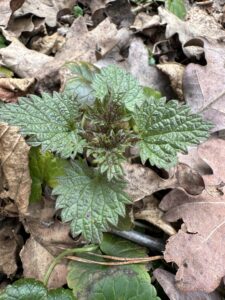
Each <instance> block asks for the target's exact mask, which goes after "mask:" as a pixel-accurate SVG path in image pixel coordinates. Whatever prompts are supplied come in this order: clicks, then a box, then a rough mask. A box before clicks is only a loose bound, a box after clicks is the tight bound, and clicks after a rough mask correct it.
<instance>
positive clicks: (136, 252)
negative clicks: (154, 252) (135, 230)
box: [100, 233, 147, 258]
mask: <svg viewBox="0 0 225 300" xmlns="http://www.w3.org/2000/svg"><path fill="white" fill-rule="evenodd" d="M100 249H101V250H102V252H104V253H106V254H107V255H112V256H115V255H116V256H119V257H129V258H132V257H146V256H147V254H146V252H147V251H146V248H144V247H141V246H139V245H137V244H135V243H132V242H130V241H128V240H125V239H123V238H120V237H117V236H115V235H113V234H110V233H104V235H103V240H102V242H101V244H100Z"/></svg>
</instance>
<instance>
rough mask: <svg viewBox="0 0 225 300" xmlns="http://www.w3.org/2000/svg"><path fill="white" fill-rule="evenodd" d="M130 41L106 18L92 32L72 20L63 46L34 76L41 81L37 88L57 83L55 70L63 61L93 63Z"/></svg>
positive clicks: (123, 32) (127, 36)
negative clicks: (51, 60) (52, 59)
mask: <svg viewBox="0 0 225 300" xmlns="http://www.w3.org/2000/svg"><path fill="white" fill-rule="evenodd" d="M129 39H130V33H129V31H128V30H127V29H125V28H122V29H120V30H117V29H116V26H115V25H114V24H112V23H111V22H110V20H109V18H106V19H105V20H104V21H103V22H101V23H100V24H99V25H98V26H97V27H96V28H95V29H93V30H91V31H88V29H87V26H86V23H85V19H84V18H82V17H80V18H78V19H76V20H75V21H74V23H73V25H72V26H71V27H70V30H69V31H68V33H67V35H66V42H65V44H64V46H63V47H62V48H61V49H60V51H58V52H57V53H56V56H55V59H54V61H53V62H52V63H50V64H49V63H47V65H45V66H44V67H42V70H39V71H37V73H36V76H37V78H38V79H39V80H40V81H41V83H40V85H41V88H48V87H49V85H50V86H51V85H52V83H53V80H54V81H57V80H58V81H59V79H60V78H59V76H58V75H59V72H58V71H59V69H60V68H61V67H62V66H63V65H64V64H65V62H67V61H79V60H82V61H87V62H90V63H95V62H96V61H97V60H98V59H100V58H101V57H104V56H105V55H106V54H107V53H109V52H110V51H111V50H112V49H113V48H115V47H118V48H120V47H122V45H124V44H127V43H128V41H129Z"/></svg>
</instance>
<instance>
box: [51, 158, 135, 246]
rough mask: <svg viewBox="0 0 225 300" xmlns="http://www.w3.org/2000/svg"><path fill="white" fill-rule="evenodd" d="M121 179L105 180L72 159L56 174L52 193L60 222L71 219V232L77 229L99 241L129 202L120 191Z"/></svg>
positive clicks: (122, 185) (76, 232)
mask: <svg viewBox="0 0 225 300" xmlns="http://www.w3.org/2000/svg"><path fill="white" fill-rule="evenodd" d="M123 189H124V182H122V181H121V180H120V181H117V180H115V179H114V180H111V181H110V182H109V181H108V180H107V178H106V176H105V175H101V174H99V173H98V172H97V171H96V170H94V169H93V168H89V167H88V166H87V165H86V164H85V163H83V162H77V161H76V162H72V164H71V166H70V167H68V168H66V169H65V176H63V177H60V178H59V181H58V185H57V187H56V188H55V189H54V190H53V194H55V195H58V198H57V202H56V208H57V209H62V212H61V217H62V220H63V222H69V221H71V232H72V234H73V236H76V235H78V234H80V233H82V234H83V236H84V238H85V239H86V240H88V241H92V242H99V241H100V240H101V238H102V232H103V231H107V230H108V229H109V224H112V225H116V224H117V223H118V217H119V216H124V215H125V204H128V203H131V200H130V199H129V198H128V196H127V194H126V193H125V192H124V191H123Z"/></svg>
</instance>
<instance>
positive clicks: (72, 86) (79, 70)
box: [64, 62, 99, 103]
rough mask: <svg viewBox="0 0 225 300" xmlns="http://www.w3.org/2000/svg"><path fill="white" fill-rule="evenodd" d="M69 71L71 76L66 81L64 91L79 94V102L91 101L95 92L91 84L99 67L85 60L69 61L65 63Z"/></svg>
mask: <svg viewBox="0 0 225 300" xmlns="http://www.w3.org/2000/svg"><path fill="white" fill-rule="evenodd" d="M65 67H66V68H68V69H69V70H70V72H71V78H69V79H68V80H67V81H66V85H65V88H64V91H65V92H68V93H72V94H75V95H78V96H79V101H80V102H81V103H93V101H94V99H95V93H94V90H93V87H92V86H91V84H92V81H93V80H94V78H95V75H96V74H97V73H99V69H98V68H97V67H95V66H94V65H92V64H89V63H86V62H75V63H73V62H70V63H67V64H66V65H65Z"/></svg>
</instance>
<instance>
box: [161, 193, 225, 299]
mask: <svg viewBox="0 0 225 300" xmlns="http://www.w3.org/2000/svg"><path fill="white" fill-rule="evenodd" d="M223 192H224V191H223ZM159 207H160V208H161V209H162V210H164V211H167V213H166V214H165V216H164V218H165V220H166V221H168V222H175V221H177V220H179V219H182V220H183V221H184V225H183V226H182V228H181V229H180V230H179V232H178V233H177V234H175V235H174V236H172V237H170V238H169V240H168V243H167V245H166V251H165V253H164V254H165V255H164V258H165V260H166V261H167V262H175V263H176V264H177V265H178V267H179V269H178V271H177V274H176V283H177V286H178V287H179V288H180V289H181V290H182V291H186V292H188V291H199V290H200V291H205V292H208V293H209V292H212V291H214V290H215V289H216V288H217V287H218V286H219V284H220V281H221V279H222V278H223V277H224V275H225V267H224V266H225V261H224V258H225V250H224V235H225V222H224V219H225V195H224V193H223V194H222V193H221V190H217V189H216V188H215V189H214V190H211V191H210V193H209V192H208V191H204V192H203V193H202V194H201V195H198V196H190V195H188V194H187V193H185V192H184V191H181V190H178V189H175V190H173V191H171V192H170V193H169V194H167V195H166V196H165V197H164V198H163V200H162V202H161V204H160V206H159Z"/></svg>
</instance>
